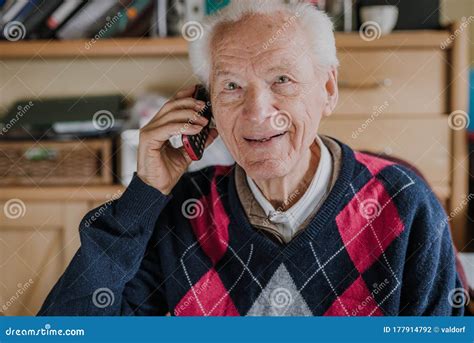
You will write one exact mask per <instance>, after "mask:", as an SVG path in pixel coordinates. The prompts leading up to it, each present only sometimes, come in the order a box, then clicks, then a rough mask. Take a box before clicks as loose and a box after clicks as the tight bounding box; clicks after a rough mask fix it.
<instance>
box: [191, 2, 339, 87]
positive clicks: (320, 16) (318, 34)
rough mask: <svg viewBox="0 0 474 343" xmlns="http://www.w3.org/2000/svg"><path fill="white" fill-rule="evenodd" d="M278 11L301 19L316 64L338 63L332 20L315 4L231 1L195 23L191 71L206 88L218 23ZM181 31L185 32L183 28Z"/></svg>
mask: <svg viewBox="0 0 474 343" xmlns="http://www.w3.org/2000/svg"><path fill="white" fill-rule="evenodd" d="M280 11H284V12H285V13H288V14H289V15H290V16H291V18H293V19H295V18H298V19H299V20H300V21H299V23H300V25H301V27H302V29H303V30H304V31H305V32H307V33H308V35H310V37H309V41H310V42H311V43H310V44H312V48H313V52H314V57H315V62H316V64H317V66H320V67H337V66H339V61H338V59H337V56H336V44H335V39H334V33H333V24H332V22H331V19H330V18H329V17H328V16H327V14H326V13H324V12H322V11H320V10H318V9H317V8H316V7H315V6H314V5H311V4H309V3H305V2H303V3H302V2H297V3H294V2H293V3H290V4H285V3H283V2H282V1H281V0H280V1H276V0H257V1H255V0H232V1H231V3H230V4H229V5H228V6H227V7H225V8H224V9H222V10H220V11H218V12H216V13H215V14H213V15H210V16H207V17H206V18H205V19H204V20H203V21H202V22H201V23H200V24H198V26H197V28H196V27H195V30H197V31H199V32H198V35H197V36H195V37H194V38H197V39H188V40H189V41H190V44H189V59H190V62H191V66H192V68H193V72H194V74H195V75H196V76H197V77H198V79H199V81H200V82H202V83H203V84H204V85H205V86H206V87H207V88H208V89H209V77H210V72H211V46H210V44H211V40H212V37H213V35H214V31H215V28H216V27H217V26H218V25H220V24H224V23H233V22H238V21H239V20H241V19H242V18H243V17H245V16H246V15H248V14H262V15H267V16H271V15H273V14H275V12H280ZM185 26H186V24H185ZM282 26H283V25H282ZM183 29H184V28H183ZM183 34H184V35H186V33H185V32H184V30H183ZM185 38H186V37H185ZM264 44H266V43H263V44H262V46H264Z"/></svg>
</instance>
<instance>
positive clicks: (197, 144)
mask: <svg viewBox="0 0 474 343" xmlns="http://www.w3.org/2000/svg"><path fill="white" fill-rule="evenodd" d="M193 98H195V99H198V100H201V101H204V102H205V103H206V106H205V107H204V108H203V109H202V110H201V111H199V115H202V116H204V117H205V118H207V119H208V120H209V122H208V123H207V125H206V126H205V127H203V128H202V130H201V132H199V133H198V134H197V135H183V136H182V141H183V146H184V149H185V150H186V152H187V154H188V155H189V157H191V159H192V160H193V161H198V160H200V159H201V158H202V154H203V152H204V144H205V143H206V140H207V137H208V136H209V124H210V123H211V118H212V110H211V101H210V100H209V94H208V93H207V91H206V88H205V87H204V86H203V85H197V86H196V90H195V91H194V94H193Z"/></svg>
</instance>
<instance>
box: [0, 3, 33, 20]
mask: <svg viewBox="0 0 474 343" xmlns="http://www.w3.org/2000/svg"><path fill="white" fill-rule="evenodd" d="M26 5H28V0H17V1H12V3H11V5H10V7H8V8H7V9H5V11H4V13H3V15H2V19H1V24H2V25H4V24H6V23H8V22H10V21H12V20H13V18H15V17H16V16H17V15H18V14H19V13H20V11H21V10H22V9H23V8H24V7H25V6H26Z"/></svg>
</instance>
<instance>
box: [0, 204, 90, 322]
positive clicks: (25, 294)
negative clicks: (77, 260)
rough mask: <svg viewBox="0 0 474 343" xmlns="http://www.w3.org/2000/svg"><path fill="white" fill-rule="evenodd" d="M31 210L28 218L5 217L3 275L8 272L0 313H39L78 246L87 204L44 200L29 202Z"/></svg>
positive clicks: (0, 244) (0, 224)
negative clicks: (79, 228)
mask: <svg viewBox="0 0 474 343" xmlns="http://www.w3.org/2000/svg"><path fill="white" fill-rule="evenodd" d="M1 205H2V207H3V204H1ZM26 209H27V210H26V212H25V216H24V217H21V216H20V217H18V218H16V219H9V220H7V219H8V218H5V217H3V216H2V217H0V274H1V275H3V276H5V277H2V278H1V281H0V312H2V313H3V314H5V315H35V314H36V313H37V312H38V310H39V308H40V307H41V305H42V303H43V302H44V300H45V298H46V296H47V294H48V293H49V291H50V290H51V288H52V286H53V285H54V284H55V283H56V281H57V280H58V278H59V277H60V276H61V274H62V273H63V272H64V270H65V268H66V266H67V264H68V263H69V261H70V260H71V258H72V256H73V255H74V253H75V252H76V251H77V249H78V247H79V237H78V226H79V222H80V220H81V219H82V217H83V216H84V214H85V213H86V211H87V206H86V204H85V202H69V203H67V204H61V203H59V202H49V203H48V202H45V203H41V204H39V203H26ZM46 209H47V210H46ZM43 212H46V213H48V214H49V215H50V216H51V218H50V217H49V216H48V215H46V214H45V213H43ZM35 218H36V221H35ZM45 219H46V221H43V220H45ZM59 219H61V220H62V222H60V223H59V222H58V220H59Z"/></svg>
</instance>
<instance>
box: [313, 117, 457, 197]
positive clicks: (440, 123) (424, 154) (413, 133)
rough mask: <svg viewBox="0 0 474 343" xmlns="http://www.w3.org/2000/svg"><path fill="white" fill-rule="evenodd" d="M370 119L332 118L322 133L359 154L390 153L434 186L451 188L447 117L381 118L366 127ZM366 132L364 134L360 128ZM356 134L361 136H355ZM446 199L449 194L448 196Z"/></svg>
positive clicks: (324, 123)
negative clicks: (415, 168) (357, 151)
mask: <svg viewBox="0 0 474 343" xmlns="http://www.w3.org/2000/svg"><path fill="white" fill-rule="evenodd" d="M366 120H367V117H365V118H364V117H357V118H344V119H340V118H337V117H330V118H328V119H327V120H325V121H323V122H322V123H321V129H320V132H321V133H323V134H326V135H328V136H332V137H335V138H338V139H339V140H341V141H342V142H344V143H346V144H348V145H349V146H351V147H352V148H353V149H356V150H368V151H372V152H376V153H387V154H390V155H392V156H394V157H399V158H402V159H404V160H406V161H408V162H410V163H412V164H413V165H415V166H416V167H417V168H418V169H419V170H420V171H421V172H422V173H423V175H424V176H425V177H426V178H427V180H428V181H429V182H430V184H431V185H432V186H436V187H441V188H445V189H446V188H448V187H449V186H450V179H449V176H450V153H449V147H450V129H449V126H448V123H447V118H446V116H443V115H432V116H429V117H427V118H421V119H420V118H407V119H406V120H399V119H396V118H378V119H376V120H374V121H372V122H370V123H369V124H366V125H364V124H365V123H366ZM363 127H365V129H363V130H362V132H360V131H357V130H358V129H359V128H363ZM354 132H359V133H358V135H354ZM444 196H446V194H444Z"/></svg>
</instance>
